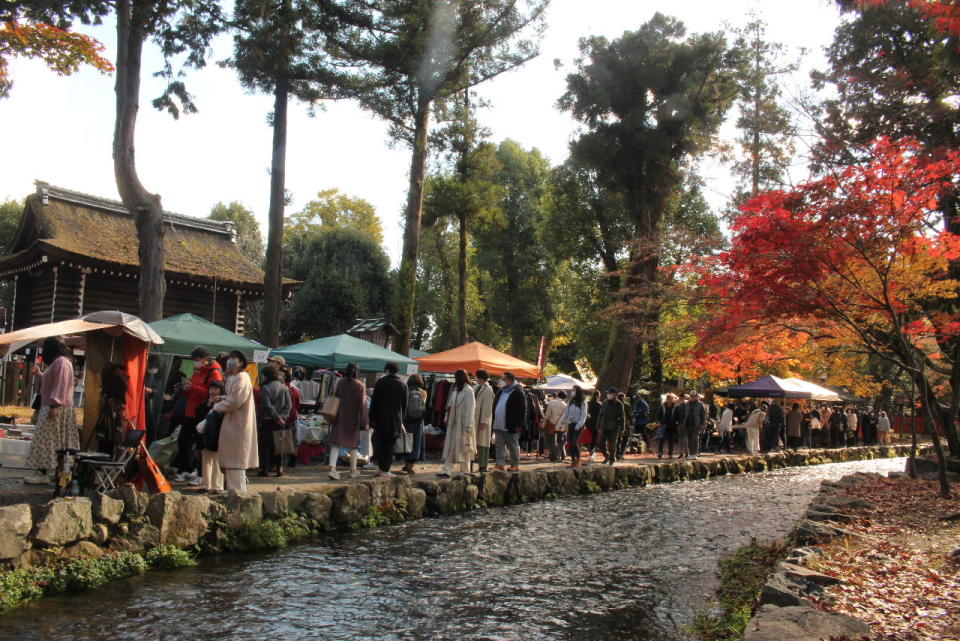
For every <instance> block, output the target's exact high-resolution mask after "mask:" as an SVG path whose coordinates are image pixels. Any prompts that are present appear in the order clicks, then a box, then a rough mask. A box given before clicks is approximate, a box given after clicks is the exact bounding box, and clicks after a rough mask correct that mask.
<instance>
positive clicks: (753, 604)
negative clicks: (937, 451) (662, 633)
mask: <svg viewBox="0 0 960 641" xmlns="http://www.w3.org/2000/svg"><path fill="white" fill-rule="evenodd" d="M938 491H939V486H938V484H937V482H936V481H934V480H929V479H922V478H921V479H910V478H909V477H908V476H907V475H906V474H905V473H902V472H891V473H890V474H889V477H883V476H881V475H877V474H859V473H858V474H853V475H849V476H846V477H843V478H842V479H840V480H839V481H837V482H826V481H825V482H823V483H822V484H821V489H820V492H819V494H818V496H817V498H816V499H815V500H814V501H813V502H812V503H811V505H810V507H809V509H808V510H807V512H806V514H805V515H804V518H803V519H802V520H801V521H800V523H799V524H798V525H797V527H796V529H795V530H794V532H793V533H792V534H791V535H790V536H789V537H788V538H787V539H785V540H783V541H776V542H774V543H772V544H763V545H761V544H757V542H756V541H754V542H752V543H751V544H750V545H748V546H745V547H743V548H741V549H739V550H737V551H736V553H734V554H733V555H732V556H731V557H729V558H727V559H724V560H722V561H721V562H720V565H719V576H720V585H719V587H718V588H717V591H716V595H715V598H714V607H712V608H711V610H710V611H709V612H708V613H706V614H700V615H698V616H697V617H696V619H695V621H694V624H693V625H692V626H691V628H690V629H691V632H692V633H694V634H695V635H696V637H697V638H699V639H701V640H702V641H732V640H734V639H739V638H741V633H742V639H743V641H779V640H781V639H785V638H790V639H792V640H794V641H817V640H819V639H822V638H844V639H846V638H850V639H854V638H855V639H862V640H863V641H893V640H896V641H934V640H939V639H955V638H960V499H958V498H956V497H953V498H942V497H940V496H939V495H938ZM797 546H799V547H797ZM751 613H753V614H754V616H753V618H750V619H749V621H747V619H748V618H749V617H750V615H751Z"/></svg>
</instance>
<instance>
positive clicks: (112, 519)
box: [93, 494, 126, 525]
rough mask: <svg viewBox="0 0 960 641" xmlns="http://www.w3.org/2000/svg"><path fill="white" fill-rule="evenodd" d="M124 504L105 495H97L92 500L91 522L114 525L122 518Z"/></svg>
mask: <svg viewBox="0 0 960 641" xmlns="http://www.w3.org/2000/svg"><path fill="white" fill-rule="evenodd" d="M125 505H126V504H125V503H124V502H123V501H122V500H121V499H115V498H113V497H110V496H107V495H105V494H98V495H97V497H96V498H94V499H93V520H94V521H96V522H97V523H106V524H107V525H116V524H117V523H119V522H120V519H121V518H123V511H124V507H125Z"/></svg>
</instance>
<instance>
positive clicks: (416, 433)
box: [403, 420, 426, 463]
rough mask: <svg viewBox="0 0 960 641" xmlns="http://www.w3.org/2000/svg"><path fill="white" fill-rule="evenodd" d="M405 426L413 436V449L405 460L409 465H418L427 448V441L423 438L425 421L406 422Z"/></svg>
mask: <svg viewBox="0 0 960 641" xmlns="http://www.w3.org/2000/svg"><path fill="white" fill-rule="evenodd" d="M403 425H404V427H406V429H407V431H408V432H410V433H411V434H413V447H412V448H411V449H410V453H409V454H407V457H406V458H405V459H404V460H405V461H406V462H407V463H416V462H417V461H422V460H423V455H424V449H425V447H426V439H424V437H423V420H419V421H406V422H404V424H403Z"/></svg>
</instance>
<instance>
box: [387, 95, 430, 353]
mask: <svg viewBox="0 0 960 641" xmlns="http://www.w3.org/2000/svg"><path fill="white" fill-rule="evenodd" d="M429 132H430V101H429V100H426V99H423V98H421V99H420V102H419V104H418V105H417V112H416V114H415V115H414V135H413V152H412V153H411V158H410V186H409V189H408V191H407V210H406V212H405V214H404V227H403V254H402V257H401V259H400V270H399V272H398V274H397V310H396V319H395V324H396V326H397V329H399V330H400V338H399V343H398V344H397V351H398V352H399V353H400V354H403V355H404V356H406V355H407V354H408V353H409V352H410V332H411V329H412V328H413V313H414V304H415V302H416V296H417V254H418V253H419V250H420V220H421V217H422V214H423V181H424V177H425V176H426V173H427V136H428V134H429Z"/></svg>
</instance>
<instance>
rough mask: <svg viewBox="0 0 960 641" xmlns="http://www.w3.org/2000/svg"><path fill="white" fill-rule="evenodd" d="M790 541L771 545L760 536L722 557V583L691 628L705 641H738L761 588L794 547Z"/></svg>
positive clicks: (758, 598)
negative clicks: (757, 539) (791, 546)
mask: <svg viewBox="0 0 960 641" xmlns="http://www.w3.org/2000/svg"><path fill="white" fill-rule="evenodd" d="M790 545H791V544H790V543H789V542H787V541H776V542H774V543H770V544H767V545H761V544H759V543H757V541H756V539H754V540H752V541H750V543H749V544H747V545H745V546H743V547H741V548H740V549H738V550H737V551H736V552H735V553H734V554H733V556H731V557H729V558H727V559H724V560H722V561H720V569H719V574H720V585H719V586H717V590H716V593H715V596H714V600H713V603H712V604H711V607H710V608H709V610H708V611H706V612H698V613H697V614H696V615H694V618H693V623H691V624H690V625H689V626H688V628H687V629H688V631H689V632H690V633H691V634H693V635H694V636H695V637H696V638H698V639H700V640H701V641H736V640H737V639H739V638H740V637H741V636H742V635H743V631H744V629H745V628H746V627H747V622H748V621H750V617H752V616H753V612H754V609H755V608H756V607H757V603H758V602H759V600H760V591H761V590H762V589H763V584H764V583H765V582H766V580H767V577H768V576H770V574H771V573H772V572H773V569H774V567H775V566H776V564H777V562H778V561H780V560H781V559H782V558H783V557H784V556H785V555H786V553H787V551H788V550H789V549H790Z"/></svg>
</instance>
